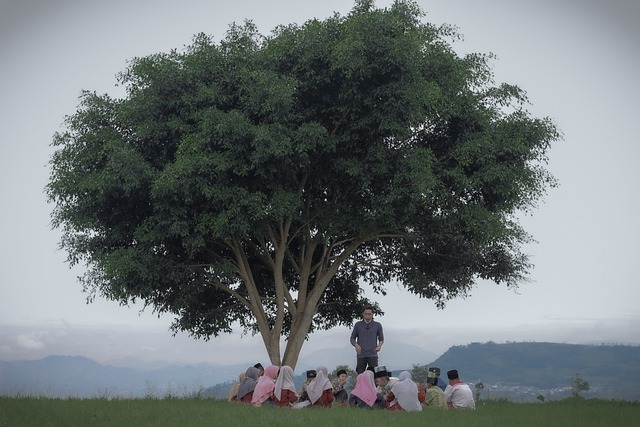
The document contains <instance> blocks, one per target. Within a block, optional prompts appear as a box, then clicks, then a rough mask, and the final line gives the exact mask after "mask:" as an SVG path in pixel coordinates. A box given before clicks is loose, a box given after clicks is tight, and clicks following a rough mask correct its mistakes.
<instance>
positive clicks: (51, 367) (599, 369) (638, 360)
mask: <svg viewBox="0 0 640 427" xmlns="http://www.w3.org/2000/svg"><path fill="white" fill-rule="evenodd" d="M317 356H318V358H319V359H320V360H322V359H323V357H322V355H317ZM414 356H418V359H422V355H415V353H414ZM309 359H311V360H313V359H314V358H311V357H310V358H309ZM352 359H353V357H351V358H349V360H348V362H347V363H346V364H349V365H352V364H353V362H354V360H352ZM385 363H386V364H389V363H388V362H386V361H385ZM320 364H321V363H320ZM413 364H414V363H405V364H404V365H400V363H397V364H396V363H394V365H393V366H392V367H390V369H393V373H394V374H395V375H398V373H399V372H400V370H402V369H407V370H411V369H412V367H413ZM415 364H416V365H418V364H419V365H424V363H423V360H417V361H416V362H415ZM427 365H428V366H438V367H440V368H441V369H442V372H443V376H445V377H446V371H447V370H449V369H458V371H459V372H460V375H461V377H462V379H463V380H464V381H466V382H469V383H472V384H475V383H478V382H482V383H483V384H484V386H485V389H484V390H483V391H482V396H483V397H484V398H487V397H491V398H496V397H507V398H509V399H512V400H521V399H527V400H531V399H534V400H535V398H536V396H537V395H539V394H542V395H543V396H545V397H547V398H555V397H558V398H560V397H562V396H564V395H567V394H569V393H570V386H571V375H572V374H574V373H579V374H580V375H581V377H582V378H583V379H585V380H586V381H588V382H589V384H590V385H591V387H592V390H591V391H589V392H588V393H586V394H585V396H586V397H604V398H620V399H626V400H640V347H638V346H622V345H599V346H594V345H572V344H556V343H533V342H530V343H506V344H495V343H491V342H489V343H483V344H481V343H472V344H469V345H464V346H455V347H451V348H450V349H449V350H447V351H446V352H445V353H444V354H443V355H442V356H440V357H438V358H437V359H435V360H434V361H433V362H431V363H428V364H427ZM403 366H404V367H403ZM314 367H315V366H314ZM327 367H328V368H329V370H330V371H332V370H333V369H334V367H335V366H327ZM246 368H247V366H245V365H232V366H215V365H210V364H199V365H189V366H172V367H167V368H162V369H152V370H142V369H131V368H123V367H114V366H106V365H101V364H99V363H96V362H94V361H92V360H90V359H87V358H84V357H78V356H50V357H47V358H44V359H41V360H35V361H13V362H2V361H0V394H2V395H16V394H20V395H37V396H51V397H69V396H73V397H98V396H99V397H114V396H122V397H144V396H148V395H152V396H156V397H163V396H166V395H172V396H184V395H189V394H192V393H196V392H199V391H202V390H204V389H206V394H207V395H211V396H215V397H225V396H226V393H227V390H228V389H229V387H230V386H231V384H232V383H233V382H234V381H235V380H236V379H237V376H238V373H239V372H241V371H244V370H245V369H246ZM305 368H306V367H303V364H302V363H301V364H300V366H298V367H297V368H296V373H297V374H298V376H297V377H296V383H297V384H298V383H300V384H301V383H302V381H303V376H302V373H303V372H304V369H305Z"/></svg>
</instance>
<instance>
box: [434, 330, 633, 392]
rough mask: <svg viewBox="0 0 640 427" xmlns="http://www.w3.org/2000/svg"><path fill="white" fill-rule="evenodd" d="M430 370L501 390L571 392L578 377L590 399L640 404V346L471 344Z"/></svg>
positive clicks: (445, 356) (444, 357)
mask: <svg viewBox="0 0 640 427" xmlns="http://www.w3.org/2000/svg"><path fill="white" fill-rule="evenodd" d="M429 366H438V367H440V368H441V370H442V375H443V376H444V377H445V378H446V371H447V370H449V369H457V370H458V371H459V373H460V376H461V378H462V379H463V380H464V381H466V382H470V383H476V382H482V383H483V384H484V385H485V387H486V386H489V387H491V386H493V387H494V388H495V387H496V386H497V387H498V388H500V389H503V390H504V389H509V390H513V389H515V388H516V387H518V386H520V387H522V386H526V387H530V388H537V389H540V390H542V391H544V390H547V391H549V390H556V391H557V390H558V389H562V388H565V389H567V388H568V387H570V386H571V376H572V375H573V374H574V373H579V374H580V376H581V377H582V378H583V379H585V380H586V381H588V382H589V384H590V385H591V388H592V391H590V392H589V394H591V395H598V396H602V397H608V398H617V397H621V398H625V399H630V400H638V399H640V347H638V346H623V345H575V344H558V343H535V342H525V343H515V342H514V343H506V344H496V343H492V342H489V343H471V344H469V345H463V346H454V347H451V348H450V349H449V350H447V351H446V352H445V353H444V354H443V355H442V356H440V357H439V358H437V359H436V360H435V361H433V362H432V363H430V364H429ZM565 392H566V393H568V392H569V390H565Z"/></svg>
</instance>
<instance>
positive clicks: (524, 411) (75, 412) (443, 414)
mask: <svg viewBox="0 0 640 427" xmlns="http://www.w3.org/2000/svg"><path fill="white" fill-rule="evenodd" d="M303 425H304V426H341V427H345V426H356V425H358V426H367V427H374V426H397V427H411V426H429V425H437V426H447V427H457V426H517V427H520V426H536V427H540V426H563V427H565V426H580V427H585V426H616V427H618V426H639V425H640V402H625V401H608V400H598V399H588V400H585V399H566V400H562V401H552V402H545V403H512V402H508V401H481V402H479V404H478V408H477V409H476V410H475V411H452V410H450V411H442V410H437V409H431V408H425V409H424V410H423V411H422V412H419V413H398V412H388V411H384V410H378V411H368V410H362V409H356V408H348V407H336V408H332V409H321V408H305V409H302V410H293V409H288V408H275V407H261V408H254V407H252V406H250V405H242V404H230V403H227V402H226V401H220V400H213V399H173V398H170V399H53V398H37V397H0V427H5V426H7V427H8V426H10V427H21V426H37V427H44V426H278V427H281V426H296V427H298V426H303Z"/></svg>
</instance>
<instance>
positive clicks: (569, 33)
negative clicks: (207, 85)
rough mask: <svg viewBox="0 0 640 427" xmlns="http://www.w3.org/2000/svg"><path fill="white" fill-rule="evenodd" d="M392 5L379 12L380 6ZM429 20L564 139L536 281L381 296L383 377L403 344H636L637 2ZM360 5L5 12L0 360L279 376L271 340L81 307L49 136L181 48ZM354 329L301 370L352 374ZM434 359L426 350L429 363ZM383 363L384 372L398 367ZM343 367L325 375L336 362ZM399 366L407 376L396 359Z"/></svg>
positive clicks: (525, 6)
mask: <svg viewBox="0 0 640 427" xmlns="http://www.w3.org/2000/svg"><path fill="white" fill-rule="evenodd" d="M389 3H390V2H389V1H378V2H377V5H378V6H385V5H388V4H389ZM418 3H419V4H420V5H421V6H422V8H423V9H424V10H425V11H426V12H427V16H426V17H425V19H426V20H428V21H431V22H433V23H435V24H440V23H445V22H446V23H449V24H454V25H457V26H458V27H459V28H460V32H461V33H462V34H463V35H464V37H465V38H464V41H462V42H457V43H455V45H454V46H455V47H456V49H457V50H458V51H459V52H460V53H467V52H483V53H487V52H493V53H495V54H496V55H497V60H496V61H494V62H493V68H494V71H495V74H496V80H497V82H507V83H513V84H517V85H519V86H520V87H521V88H523V89H524V90H526V91H527V93H528V95H529V98H530V101H531V104H532V105H531V106H530V107H529V110H530V111H531V113H532V114H533V115H534V116H536V117H544V116H549V117H551V118H552V119H553V120H554V121H555V122H556V123H557V125H558V127H559V128H560V129H561V130H562V132H563V134H564V141H561V142H558V143H557V144H556V145H555V147H554V148H553V149H552V150H551V151H550V153H549V154H550V163H549V165H548V168H549V169H550V170H551V172H552V173H553V174H554V175H555V176H556V177H557V178H558V180H559V182H560V187H559V188H557V189H554V190H551V191H550V192H549V194H548V195H547V197H546V198H545V199H544V202H542V203H541V204H540V206H539V208H538V209H537V210H536V211H535V212H534V214H533V215H532V216H527V217H524V218H522V223H523V225H524V226H525V228H526V230H527V231H529V232H530V233H531V234H532V235H533V236H534V237H535V239H536V240H537V243H536V244H533V245H529V246H527V247H526V248H525V250H526V252H527V253H528V254H530V255H531V259H532V261H533V263H534V264H535V268H534V269H533V270H532V272H531V275H530V279H531V281H530V283H527V284H524V285H522V286H521V287H520V289H519V290H518V291H517V292H513V291H509V290H507V289H505V288H503V287H499V286H497V285H495V284H493V283H480V284H479V285H478V287H477V288H476V289H475V290H474V291H473V292H472V295H471V297H469V298H467V299H460V300H455V301H451V302H450V303H449V304H448V305H447V307H446V309H444V310H437V309H436V308H435V306H434V305H433V303H432V302H431V301H428V300H420V299H417V298H416V297H414V296H412V295H411V294H409V293H407V292H404V291H402V290H401V289H399V288H397V287H393V286H392V287H390V292H389V294H388V295H387V296H386V297H376V299H377V301H378V302H379V303H380V305H381V306H382V308H383V310H385V315H384V316H379V317H378V318H377V320H380V321H381V322H382V323H383V325H384V326H385V332H386V335H387V338H386V345H385V348H384V349H383V351H382V353H381V354H380V358H381V362H382V363H383V364H385V363H386V364H389V365H394V362H398V361H397V360H393V359H392V357H393V355H394V352H393V351H392V349H393V348H394V347H401V346H403V345H411V346H414V347H417V348H418V350H419V351H418V353H416V356H415V361H413V363H428V362H429V361H431V360H433V359H434V358H435V357H432V356H434V355H436V356H437V355H439V354H441V353H442V352H444V351H445V350H446V349H447V348H448V347H449V346H451V345H463V344H467V343H469V342H484V341H489V340H493V341H496V342H504V341H554V342H567V343H603V342H605V343H611V342H616V343H627V344H634V345H638V344H640V326H639V325H640V308H639V303H638V302H639V301H640V286H638V285H639V279H638V275H637V273H636V271H635V269H636V266H637V265H638V259H639V257H640V250H639V245H638V242H639V241H640V225H639V221H638V216H639V214H638V208H639V207H640V206H639V202H638V196H639V191H638V184H640V172H639V168H638V165H637V159H638V157H639V154H640V144H639V137H638V133H637V125H638V122H639V121H640V108H639V107H638V105H639V104H638V102H639V100H640V83H639V82H638V75H639V66H640V44H639V43H638V41H639V40H640V30H639V29H640V3H639V2H636V1H633V0H626V1H623V0H614V1H607V2H604V1H578V0H573V1H569V0H567V1H562V2H559V1H551V0H538V1H535V2H532V1H514V0H502V1H501V0H488V1H477V0H433V1H427V0H421V1H419V2H418ZM351 6H352V2H351V1H350V0H331V1H328V0H324V1H318V0H270V1H261V0H235V1H218V2H215V1H204V0H203V1H196V0H183V1H181V2H176V1H152V0H142V1H131V0H127V1H123V0H112V1H109V2H88V1H82V0H77V1H72V0H58V1H56V2H53V1H49V0H8V1H7V0H4V1H2V2H0V120H1V123H2V125H1V126H0V144H2V154H1V155H0V200H1V203H2V209H0V239H1V240H0V242H1V244H0V360H16V359H36V358H40V357H43V356H46V355H49V354H69V355H82V356H87V357H91V358H94V359H95V360H98V361H101V362H108V361H113V360H116V359H124V358H136V359H139V360H142V361H146V362H148V363H150V362H160V363H162V362H166V363H176V362H177V363H196V362H210V363H217V364H227V363H232V362H246V363H254V362H255V361H256V359H257V360H258V361H262V362H263V363H266V362H268V358H267V356H266V352H265V351H264V349H263V347H262V344H261V342H260V341H259V340H258V339H256V338H253V339H252V338H251V337H240V333H239V331H238V333H237V334H235V335H232V336H224V337H219V338H216V339H213V340H212V341H210V342H202V341H195V340H193V339H191V338H189V337H188V336H187V335H186V334H180V335H179V336H177V337H172V336H171V333H170V332H169V331H168V328H169V324H170V323H171V319H170V318H169V317H164V318H161V319H158V318H157V317H155V316H154V315H153V314H152V313H151V312H145V313H142V314H140V313H139V312H140V309H141V307H140V306H133V307H129V308H127V307H119V306H118V305H117V303H113V302H110V301H104V300H96V301H95V302H94V303H92V304H88V305H87V304H86V301H85V299H86V294H83V293H82V290H81V285H80V284H79V283H78V281H77V280H76V277H77V276H79V275H81V274H82V270H81V269H79V268H78V269H74V270H70V269H69V268H68V265H67V264H66V263H65V258H66V254H65V253H63V252H62V251H60V250H58V249H57V247H58V242H59V240H60V233H59V231H58V230H52V229H51V227H50V213H51V210H52V208H53V206H51V205H48V204H47V202H46V197H45V194H44V191H43V189H44V187H45V185H46V184H47V181H48V178H49V170H48V167H47V163H48V161H49V158H50V156H51V154H52V148H51V146H50V144H51V141H52V136H53V134H54V132H56V131H58V130H61V129H62V127H61V126H62V122H63V119H64V116H65V115H69V114H73V113H74V112H75V111H76V110H77V106H78V95H79V94H80V91H81V90H83V89H87V90H95V91H97V92H98V93H110V94H112V95H114V96H120V95H122V89H121V88H118V87H116V86H115V83H116V79H115V75H116V74H117V73H118V72H120V71H123V70H124V69H125V68H126V66H127V61H128V60H130V59H132V58H134V57H139V56H146V55H150V54H153V53H158V52H168V51H169V50H171V49H173V48H177V49H181V48H182V47H184V46H185V45H188V44H190V42H191V39H192V36H193V35H194V34H196V33H199V32H204V33H207V34H211V35H213V36H214V38H215V39H216V40H220V39H221V38H222V37H223V35H224V32H225V31H226V29H227V28H228V24H230V23H232V22H242V21H243V20H244V19H251V20H253V21H254V22H255V23H256V24H257V25H258V27H259V29H260V31H261V32H262V33H263V34H268V33H269V32H270V31H271V30H272V29H273V28H274V27H275V26H276V25H278V24H288V23H292V22H296V23H303V22H304V21H306V20H307V19H310V18H314V17H316V18H320V19H323V18H326V17H327V16H329V15H331V14H332V13H333V12H334V11H337V12H340V13H341V14H346V13H348V11H349V10H350V9H351ZM348 334H349V330H348V329H346V328H340V329H335V330H333V331H330V332H326V333H319V334H315V335H312V336H311V339H310V340H309V342H308V343H307V344H306V345H305V347H304V348H303V352H302V355H301V360H304V358H305V357H310V356H309V355H310V354H311V353H313V352H315V351H317V350H319V349H323V348H324V349H327V348H329V349H335V353H336V354H340V355H346V356H341V357H346V360H344V361H343V362H342V363H349V364H353V363H354V362H355V355H354V354H353V350H352V349H351V348H350V347H349V343H348ZM421 352H422V353H421ZM385 358H386V359H385ZM331 362H333V360H331V361H327V364H328V365H330V364H331ZM396 364H397V363H396Z"/></svg>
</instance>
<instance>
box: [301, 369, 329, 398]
mask: <svg viewBox="0 0 640 427" xmlns="http://www.w3.org/2000/svg"><path fill="white" fill-rule="evenodd" d="M327 389H331V390H333V386H332V385H331V381H329V377H328V371H327V367H326V366H318V368H317V369H316V377H315V378H314V379H313V381H311V382H310V383H309V385H308V386H307V395H309V400H310V401H311V403H316V401H317V400H318V399H320V397H322V392H323V391H325V390H327Z"/></svg>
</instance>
